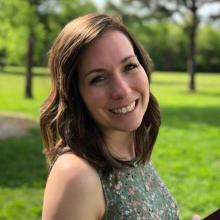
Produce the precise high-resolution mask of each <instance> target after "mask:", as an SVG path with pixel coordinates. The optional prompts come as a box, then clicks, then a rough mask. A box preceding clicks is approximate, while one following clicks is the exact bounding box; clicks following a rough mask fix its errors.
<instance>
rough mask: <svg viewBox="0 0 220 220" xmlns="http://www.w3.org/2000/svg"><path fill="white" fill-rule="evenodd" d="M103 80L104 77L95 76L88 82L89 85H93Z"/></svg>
mask: <svg viewBox="0 0 220 220" xmlns="http://www.w3.org/2000/svg"><path fill="white" fill-rule="evenodd" d="M103 80H105V77H104V76H96V77H94V78H93V79H92V80H91V81H90V83H91V84H95V83H99V82H102V81H103Z"/></svg>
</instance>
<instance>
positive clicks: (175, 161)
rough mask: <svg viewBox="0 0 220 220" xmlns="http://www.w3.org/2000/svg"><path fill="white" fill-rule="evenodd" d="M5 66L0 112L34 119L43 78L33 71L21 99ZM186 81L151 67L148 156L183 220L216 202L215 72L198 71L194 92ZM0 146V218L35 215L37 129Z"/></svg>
mask: <svg viewBox="0 0 220 220" xmlns="http://www.w3.org/2000/svg"><path fill="white" fill-rule="evenodd" d="M9 70H10V71H11V72H10V71H9ZM9 70H8V71H7V74H6V73H1V72H0V100H1V102H0V111H1V112H9V113H13V114H18V115H20V114H22V115H25V116H27V117H31V118H33V119H34V120H38V118H39V106H40V104H41V102H42V100H43V99H44V98H45V96H46V94H47V93H48V91H49V81H48V78H47V77H42V76H41V75H40V74H39V75H37V76H35V77H34V92H33V93H34V99H33V100H25V99H24V98H23V93H24V92H23V87H24V77H23V75H22V74H11V73H13V71H15V70H14V69H10V68H9ZM9 72H10V73H9ZM39 72H43V71H42V69H40V71H39ZM187 82H188V76H187V75H186V74H184V73H183V74H177V73H172V74H171V73H164V72H163V73H159V72H156V73H154V74H153V77H152V90H153V92H154V94H155V95H156V97H157V98H158V100H159V103H160V105H161V111H162V127H161V130H160V134H159V138H158V140H157V143H156V145H155V149H154V154H153V157H152V160H153V163H154V165H155V166H156V168H157V170H158V171H159V173H160V175H161V176H162V178H163V180H164V181H165V183H166V184H167V185H168V187H169V189H170V191H171V192H172V194H173V196H174V197H175V199H176V200H177V202H178V205H179V208H180V216H181V219H183V220H189V219H191V218H192V216H193V214H195V213H199V214H200V215H201V216H202V217H205V216H206V215H208V214H209V213H210V212H212V211H214V210H215V209H217V208H219V207H220V194H219V192H218V191H219V188H220V175H219V167H220V149H219V146H220V136H219V134H220V101H219V97H220V87H219V83H220V75H217V74H215V75H214V74H198V75H197V77H196V83H197V90H198V91H197V92H196V93H194V94H193V93H189V92H188V88H187ZM0 147H1V154H0V161H1V166H0V220H3V219H4V220H12V219H16V220H21V219H22V220H24V219H31V220H32V219H33V220H35V219H39V218H40V215H41V206H42V197H43V188H44V185H45V181H46V175H47V170H46V165H45V160H44V157H43V155H42V153H41V151H42V144H41V139H40V132H39V128H36V129H32V130H30V131H29V133H28V134H27V135H25V136H21V137H16V138H10V139H5V140H1V141H0Z"/></svg>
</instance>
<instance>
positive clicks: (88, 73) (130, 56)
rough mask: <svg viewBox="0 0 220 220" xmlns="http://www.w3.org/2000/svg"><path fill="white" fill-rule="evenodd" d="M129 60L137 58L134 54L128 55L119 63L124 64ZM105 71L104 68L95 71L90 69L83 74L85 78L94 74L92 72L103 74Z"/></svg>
mask: <svg viewBox="0 0 220 220" xmlns="http://www.w3.org/2000/svg"><path fill="white" fill-rule="evenodd" d="M131 58H137V56H136V55H135V54H131V55H128V56H126V57H125V58H123V59H122V60H121V61H120V63H125V62H126V61H127V60H129V59H131ZM103 71H105V69H104V68H95V69H91V70H89V71H88V72H87V73H86V74H85V77H87V76H88V75H90V74H91V73H94V72H103Z"/></svg>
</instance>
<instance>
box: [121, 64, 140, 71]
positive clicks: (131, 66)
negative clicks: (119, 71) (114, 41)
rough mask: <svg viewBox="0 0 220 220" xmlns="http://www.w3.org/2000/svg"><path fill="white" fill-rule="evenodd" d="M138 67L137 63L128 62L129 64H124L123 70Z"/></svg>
mask: <svg viewBox="0 0 220 220" xmlns="http://www.w3.org/2000/svg"><path fill="white" fill-rule="evenodd" d="M137 67H138V64H136V63H129V64H127V65H126V66H125V69H124V71H125V72H126V71H130V70H133V69H135V68H137Z"/></svg>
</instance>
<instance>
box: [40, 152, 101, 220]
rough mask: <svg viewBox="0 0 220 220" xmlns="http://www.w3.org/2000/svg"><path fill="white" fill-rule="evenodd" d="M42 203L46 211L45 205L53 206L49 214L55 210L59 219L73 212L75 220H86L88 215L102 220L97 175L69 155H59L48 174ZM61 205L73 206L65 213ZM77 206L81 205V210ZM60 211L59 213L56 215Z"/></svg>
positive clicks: (65, 207)
mask: <svg viewBox="0 0 220 220" xmlns="http://www.w3.org/2000/svg"><path fill="white" fill-rule="evenodd" d="M94 201H95V202H94ZM44 203H45V205H44V207H45V208H46V207H47V205H46V203H47V204H49V203H50V205H51V204H52V206H53V208H51V210H49V212H51V211H52V212H54V211H55V210H56V211H55V212H57V215H59V217H62V218H63V215H67V213H68V212H69V215H73V212H74V215H75V218H76V219H77V218H79V219H86V218H87V217H86V216H84V215H89V214H90V215H91V216H96V217H94V219H99V217H97V216H100V217H101V215H102V214H103V213H104V204H105V203H104V198H103V194H102V186H101V181H100V179H99V176H98V173H97V172H96V170H95V169H94V168H93V167H92V166H91V165H90V164H89V163H88V162H87V161H86V160H84V159H82V158H80V157H78V156H76V155H75V154H73V153H72V152H68V153H64V154H62V155H61V156H59V158H58V159H57V160H56V162H55V163H54V165H53V168H52V169H51V172H50V174H49V177H48V181H47V186H46V189H45V198H44ZM63 204H72V205H71V207H70V208H69V209H68V205H63ZM80 204H84V205H83V209H84V210H82V208H81V206H82V205H80ZM46 209H47V208H46ZM59 209H60V210H61V211H60V212H59V211H57V210H59ZM97 210H98V211H97ZM85 212H87V214H85ZM64 213H65V214H64ZM63 219H64V218H63ZM91 219H93V218H91Z"/></svg>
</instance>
